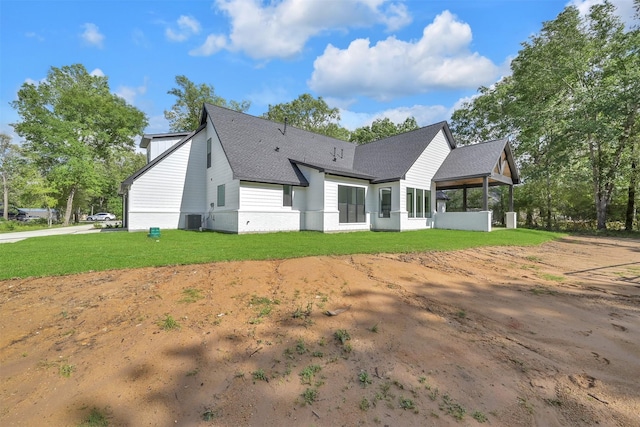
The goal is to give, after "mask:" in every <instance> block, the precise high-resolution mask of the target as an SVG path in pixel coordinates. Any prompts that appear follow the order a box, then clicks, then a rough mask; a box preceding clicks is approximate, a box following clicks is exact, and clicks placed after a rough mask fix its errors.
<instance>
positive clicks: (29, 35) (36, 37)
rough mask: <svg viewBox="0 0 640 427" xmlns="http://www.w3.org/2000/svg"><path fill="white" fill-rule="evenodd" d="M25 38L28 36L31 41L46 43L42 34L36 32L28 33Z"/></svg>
mask: <svg viewBox="0 0 640 427" xmlns="http://www.w3.org/2000/svg"><path fill="white" fill-rule="evenodd" d="M25 36H27V37H29V38H31V39H36V40H38V41H39V42H42V41H44V37H42V36H41V35H40V34H38V33H35V32H33V31H29V32H28V33H26V34H25Z"/></svg>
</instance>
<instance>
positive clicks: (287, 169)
mask: <svg viewBox="0 0 640 427" xmlns="http://www.w3.org/2000/svg"><path fill="white" fill-rule="evenodd" d="M208 121H211V123H212V125H213V129H214V131H215V132H216V134H217V136H218V139H219V141H220V144H221V146H222V149H223V151H224V153H225V156H226V157H227V160H228V162H229V165H230V167H231V170H232V172H233V178H234V179H238V180H243V181H252V182H264V183H273V184H285V185H296V186H307V185H309V183H308V182H307V180H306V178H305V176H304V175H303V174H302V172H301V171H300V168H299V166H306V167H311V168H314V169H316V170H319V171H321V172H324V173H327V174H331V175H337V176H343V177H351V178H357V179H363V180H367V181H370V182H372V183H381V182H389V181H397V180H400V179H404V177H405V175H406V173H407V172H408V171H409V169H410V168H411V167H412V166H413V164H414V163H415V162H416V160H417V159H418V158H419V156H420V155H421V154H422V153H423V152H424V150H425V149H426V148H427V147H428V146H429V144H430V143H431V142H432V141H433V139H434V138H435V137H436V135H438V133H439V132H441V131H442V132H443V133H444V135H445V138H446V139H447V142H448V144H449V146H450V148H451V151H450V153H449V155H448V157H447V158H446V159H445V161H444V162H443V164H442V165H441V166H440V168H439V169H438V171H437V172H436V174H435V176H434V178H433V180H434V181H436V182H440V183H441V184H442V185H441V186H440V188H452V187H451V186H450V184H451V183H452V182H451V181H452V180H454V179H456V180H458V181H459V180H461V179H463V180H464V179H467V180H470V179H476V180H477V179H478V178H479V177H480V178H481V177H483V176H490V177H492V178H493V179H494V180H497V181H500V179H501V178H504V177H501V176H497V175H496V174H495V173H494V169H495V168H496V165H497V164H498V160H499V159H504V160H505V162H506V163H508V168H509V173H510V174H511V179H510V180H511V181H512V183H513V184H517V183H519V182H520V180H519V177H518V172H517V168H516V166H515V163H514V161H513V156H512V155H511V150H510V146H509V144H508V141H507V140H506V139H501V140H496V141H490V142H486V143H481V144H476V145H472V146H465V147H457V148H456V143H455V140H454V138H453V136H452V135H451V131H450V130H449V126H448V125H447V123H446V122H444V121H443V122H439V123H436V124H433V125H430V126H425V127H422V128H420V129H416V130H414V131H411V132H406V133H403V134H399V135H394V136H391V137H388V138H384V139H380V140H378V141H374V142H370V143H367V144H363V145H356V144H354V143H351V142H346V141H342V140H339V139H335V138H331V137H328V136H325V135H320V134H316V133H313V132H309V131H306V130H303V129H299V128H296V127H294V126H290V125H287V123H286V122H285V123H278V122H273V121H271V120H267V119H265V118H261V117H255V116H251V115H248V114H245V113H241V112H238V111H234V110H230V109H227V108H224V107H218V106H215V105H212V104H204V108H203V110H202V115H201V121H200V126H199V127H198V129H196V130H195V131H193V132H190V133H188V134H187V133H173V134H154V135H145V136H144V137H145V138H148V139H149V140H151V139H160V138H163V137H172V138H176V137H179V136H184V137H183V138H182V139H181V140H180V141H179V142H177V143H176V144H174V145H173V146H172V147H171V148H169V149H168V150H166V151H165V152H163V153H162V154H160V155H159V156H158V157H156V158H154V159H153V160H152V161H151V162H149V163H148V164H147V165H146V166H144V167H143V168H142V169H140V170H138V171H137V172H135V173H134V174H132V175H131V176H129V177H128V178H127V179H126V180H125V181H123V182H122V184H121V187H120V191H121V192H124V191H125V189H126V188H127V187H128V186H130V185H131V184H132V183H133V182H134V181H135V180H136V179H137V178H138V177H140V176H141V175H142V174H144V173H145V172H146V171H148V170H149V169H151V168H153V167H154V166H155V165H157V164H158V163H160V162H161V161H162V160H163V159H165V158H166V157H167V156H169V155H171V154H172V153H173V152H175V151H176V150H178V149H179V148H180V147H182V146H183V145H184V144H185V143H187V142H188V141H190V140H191V139H192V138H193V137H194V136H195V135H196V134H197V133H199V132H201V131H202V130H203V129H205V128H206V125H207V122H208ZM503 153H505V154H506V155H505V156H504V157H502V156H503ZM502 164H505V163H504V162H502V163H501V165H502ZM448 181H449V182H448ZM480 181H481V179H480ZM500 182H504V180H503V181H500ZM475 184H477V182H474V185H475ZM447 185H449V187H447Z"/></svg>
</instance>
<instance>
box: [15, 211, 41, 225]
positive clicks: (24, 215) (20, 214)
mask: <svg viewBox="0 0 640 427" xmlns="http://www.w3.org/2000/svg"><path fill="white" fill-rule="evenodd" d="M38 218H39V217H37V216H31V215H29V214H28V213H27V212H24V211H19V212H18V215H16V219H17V220H18V221H25V222H26V221H32V220H34V219H38Z"/></svg>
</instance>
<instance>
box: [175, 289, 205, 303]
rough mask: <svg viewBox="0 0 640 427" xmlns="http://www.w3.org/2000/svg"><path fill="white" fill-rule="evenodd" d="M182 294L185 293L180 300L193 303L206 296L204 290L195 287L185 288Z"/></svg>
mask: <svg viewBox="0 0 640 427" xmlns="http://www.w3.org/2000/svg"><path fill="white" fill-rule="evenodd" d="M182 295H183V297H182V299H180V300H179V301H178V302H180V303H185V304H189V303H193V302H196V301H198V300H201V299H202V298H204V296H203V295H202V291H200V289H195V288H186V289H183V290H182Z"/></svg>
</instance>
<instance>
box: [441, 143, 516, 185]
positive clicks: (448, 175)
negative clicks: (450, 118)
mask: <svg viewBox="0 0 640 427" xmlns="http://www.w3.org/2000/svg"><path fill="white" fill-rule="evenodd" d="M503 153H505V161H506V162H507V163H508V166H509V171H510V174H511V181H512V183H513V184H519V183H520V176H519V174H518V169H517V167H516V165H515V161H514V159H513V155H512V154H511V148H510V145H509V141H508V139H507V138H503V139H496V140H494V141H488V142H482V143H479V144H474V145H467V146H464V147H458V148H457V149H455V150H452V151H451V152H450V153H449V155H448V156H447V158H446V159H445V160H444V162H443V163H442V165H440V168H439V169H438V171H437V172H436V173H435V175H434V176H433V181H434V182H440V183H444V185H443V186H441V187H440V188H447V187H449V188H452V187H453V186H454V185H453V182H454V181H457V182H460V183H461V182H462V181H465V182H467V183H468V184H469V185H470V186H473V185H477V184H478V182H481V180H480V181H478V179H481V178H483V177H485V176H486V177H493V178H495V179H496V180H497V181H499V180H500V179H499V178H498V177H497V176H496V174H495V173H494V170H495V168H496V165H497V164H498V161H499V160H501V159H502V155H503ZM501 182H502V181H501Z"/></svg>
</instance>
